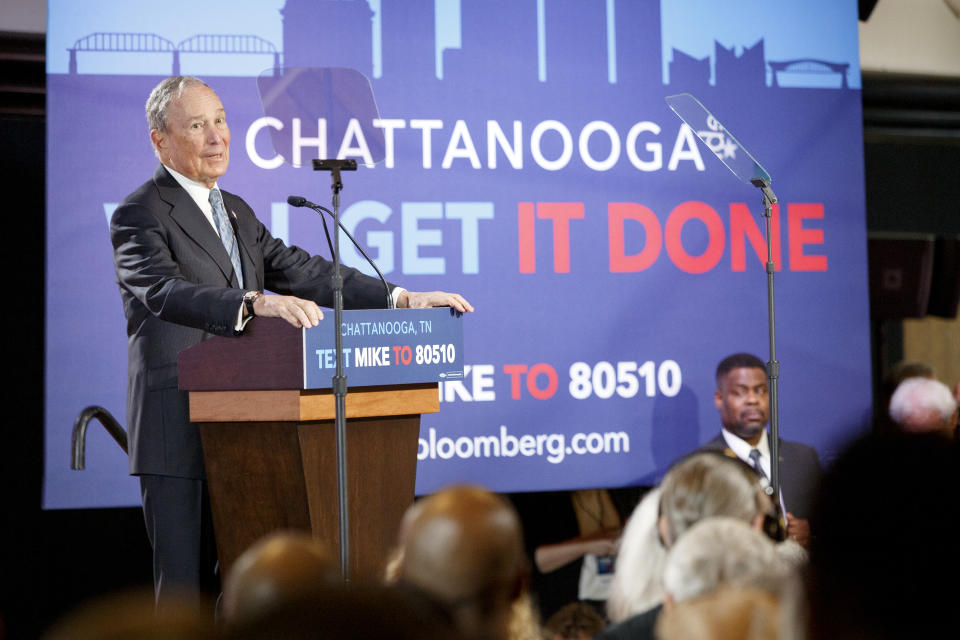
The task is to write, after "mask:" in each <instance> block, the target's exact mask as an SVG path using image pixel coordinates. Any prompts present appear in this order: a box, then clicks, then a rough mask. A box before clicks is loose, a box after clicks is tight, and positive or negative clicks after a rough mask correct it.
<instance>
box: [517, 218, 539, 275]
mask: <svg viewBox="0 0 960 640" xmlns="http://www.w3.org/2000/svg"><path fill="white" fill-rule="evenodd" d="M517 227H518V228H517V237H518V241H519V244H520V247H519V250H520V273H536V271H537V251H536V249H537V245H536V242H535V236H534V228H533V203H532V202H521V203H519V204H518V205H517Z"/></svg>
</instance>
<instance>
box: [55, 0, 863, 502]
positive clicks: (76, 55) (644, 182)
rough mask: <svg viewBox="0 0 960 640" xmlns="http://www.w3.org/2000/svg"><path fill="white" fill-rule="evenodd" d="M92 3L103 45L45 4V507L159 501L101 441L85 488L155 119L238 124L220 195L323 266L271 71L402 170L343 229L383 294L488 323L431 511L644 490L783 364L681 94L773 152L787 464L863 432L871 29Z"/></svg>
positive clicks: (472, 335)
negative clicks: (333, 97) (174, 101)
mask: <svg viewBox="0 0 960 640" xmlns="http://www.w3.org/2000/svg"><path fill="white" fill-rule="evenodd" d="M101 4H102V5H103V7H101V8H103V9H104V10H103V11H93V10H90V9H89V8H88V9H87V10H86V11H85V12H82V15H81V14H78V13H77V10H76V9H75V8H74V6H73V5H72V4H71V3H69V2H65V1H60V0H51V2H50V13H49V16H50V18H49V20H50V29H49V33H48V58H47V59H48V74H49V75H48V79H47V95H48V107H47V114H48V115H47V119H48V136H47V141H48V145H49V147H48V155H47V157H48V167H47V179H48V193H47V203H48V204H47V312H46V313H47V316H46V320H47V321H46V327H47V349H46V355H45V357H46V413H45V420H46V470H45V485H44V504H45V506H46V507H48V508H65V507H87V506H91V507H92V506H111V505H131V504H137V503H138V502H139V494H138V485H137V483H136V481H135V480H134V479H132V478H130V477H129V476H127V461H126V458H125V456H124V454H123V453H122V451H120V450H119V448H118V447H117V446H116V445H115V444H114V443H112V441H109V439H108V437H107V436H106V435H105V434H104V433H102V432H101V431H100V430H95V429H94V430H91V432H90V434H89V436H88V443H87V470H86V471H84V472H82V473H77V472H71V471H70V470H69V468H68V459H69V447H70V429H71V426H72V423H73V420H74V418H75V417H76V415H77V413H78V412H79V411H80V410H81V409H82V408H83V407H84V406H86V405H89V404H100V405H103V406H105V407H107V408H108V409H109V410H110V411H112V412H113V413H114V414H115V415H117V416H118V417H120V419H121V421H122V420H123V416H124V415H125V411H124V404H125V389H126V355H125V351H126V344H125V329H124V319H123V314H122V309H121V306H120V298H119V294H118V292H117V287H116V284H115V280H114V273H113V264H112V256H111V247H110V241H109V235H108V220H109V216H110V213H111V212H112V211H113V208H114V207H115V206H116V203H117V202H119V201H120V200H121V199H122V198H123V197H124V196H125V195H126V194H127V193H129V192H130V191H132V190H133V189H134V188H136V187H137V186H138V185H139V184H141V183H142V182H143V181H144V180H146V179H147V178H149V176H150V175H151V173H152V171H153V169H154V167H155V163H156V159H155V158H154V157H153V155H152V153H151V149H150V147H149V141H148V136H147V129H146V123H145V120H144V117H143V104H144V101H145V99H146V96H147V95H148V93H149V91H150V90H151V88H152V87H153V86H154V85H155V84H156V83H157V82H158V81H159V80H160V79H161V78H162V77H164V76H165V75H169V74H170V73H172V72H175V71H176V72H182V73H184V74H191V75H198V76H201V77H202V78H203V79H204V80H205V81H206V82H208V83H209V84H210V85H211V86H212V87H213V88H214V89H215V90H216V91H217V92H218V93H219V95H220V98H221V99H222V101H223V103H224V105H225V106H226V109H227V114H228V122H229V124H230V127H231V132H232V143H233V145H232V158H231V165H230V169H229V171H228V172H227V174H226V175H225V176H224V177H223V178H222V179H221V181H220V184H221V185H222V186H223V187H224V188H225V189H227V190H229V191H232V192H235V193H238V194H240V195H242V196H243V197H244V198H245V199H246V200H247V201H248V202H249V203H250V205H251V206H252V207H253V208H254V210H256V211H257V212H258V215H259V216H260V218H261V220H262V221H263V222H264V223H265V224H266V225H267V226H268V227H269V228H270V229H271V230H272V232H273V233H274V235H276V236H278V237H281V238H284V239H286V240H287V241H288V242H290V243H293V244H297V245H300V246H303V247H304V248H306V249H307V250H309V251H311V252H318V253H323V254H325V253H326V248H325V246H326V245H325V241H324V240H323V236H322V229H321V223H320V221H319V219H318V218H317V216H315V215H313V214H308V213H303V211H302V210H296V209H293V208H291V207H288V205H287V204H286V197H287V195H289V194H298V195H303V196H305V197H307V198H309V199H311V200H313V201H316V202H321V203H323V202H325V200H326V198H327V197H328V194H329V182H328V180H329V176H328V175H327V174H315V173H313V172H312V171H311V170H310V169H309V168H308V167H307V168H300V169H296V168H293V167H292V166H290V165H289V164H285V163H284V162H283V160H282V159H281V158H279V157H278V154H279V155H280V156H283V158H285V159H292V158H294V157H295V156H299V157H300V158H301V161H303V159H305V158H306V159H309V158H312V157H317V156H318V154H320V153H321V152H320V150H319V147H320V146H321V144H322V143H321V142H320V140H319V139H320V138H321V135H320V134H319V132H318V130H317V123H309V122H304V123H298V126H300V132H299V135H298V136H297V135H295V136H293V137H292V138H291V140H292V142H291V148H290V149H278V150H275V149H273V147H272V144H271V136H270V132H269V129H270V128H276V127H287V128H292V127H293V126H294V123H292V122H275V121H271V120H269V119H267V118H265V117H264V114H263V112H262V111H261V107H260V101H259V98H258V93H257V84H256V78H257V76H258V74H259V73H260V72H261V71H262V70H263V69H264V68H269V67H273V66H274V65H280V64H282V65H286V66H342V67H351V68H356V69H358V70H360V71H362V72H363V73H364V74H366V75H368V76H369V77H370V78H371V80H372V85H373V89H374V92H375V95H376V97H377V101H378V104H379V108H380V114H381V119H380V122H378V123H377V126H378V127H380V128H382V129H383V131H384V140H385V143H386V144H385V158H384V159H383V160H382V161H381V162H380V163H379V164H378V165H377V166H376V167H374V168H363V167H361V169H360V170H359V171H357V172H356V173H355V174H354V173H351V174H348V175H345V190H344V192H343V206H342V210H343V216H344V220H345V223H346V224H347V225H348V227H349V228H351V230H352V231H353V233H354V235H355V236H356V237H357V239H358V240H359V241H360V242H361V243H364V244H365V245H366V246H368V247H369V248H370V252H371V254H372V256H373V257H374V258H375V259H376V260H378V262H379V264H380V265H381V268H382V269H383V271H384V272H385V274H386V275H387V277H388V278H389V279H390V280H392V281H394V282H397V283H400V284H402V285H403V286H405V287H407V288H409V289H415V290H418V289H419V290H424V289H434V288H445V289H448V290H456V291H460V292H462V293H464V294H465V295H466V297H467V298H468V299H469V300H470V301H471V302H472V303H473V304H474V305H475V306H476V308H477V311H476V313H474V314H472V315H470V316H467V317H465V318H464V321H463V329H464V362H465V365H466V366H465V375H464V378H463V379H462V380H454V381H448V382H444V383H442V384H441V389H440V394H441V411H440V413H439V414H437V415H431V416H427V417H425V418H424V421H423V426H422V432H421V441H420V447H419V452H418V457H419V465H418V471H417V490H418V492H420V493H424V492H429V491H432V490H435V489H437V488H438V487H440V486H443V485H446V484H449V483H452V482H473V483H479V484H482V485H486V486H488V487H490V488H493V489H495V490H502V491H522V490H542V489H569V488H579V487H598V486H607V487H612V486H621V485H628V484H635V483H651V482H653V481H654V480H655V479H656V478H657V477H658V476H659V475H660V474H662V472H663V471H664V470H665V468H666V467H667V466H668V465H669V463H670V462H671V461H672V460H673V459H674V458H675V457H676V456H678V455H680V454H682V453H684V452H686V451H688V450H690V449H692V448H694V447H696V446H697V445H699V444H700V443H702V442H704V441H706V440H708V439H709V438H711V437H712V436H713V435H715V433H716V432H717V429H718V427H719V422H718V418H717V413H716V410H715V408H714V406H713V401H712V395H713V390H714V387H715V385H714V380H713V371H714V368H715V366H716V363H717V362H718V361H719V360H720V359H721V358H722V357H723V356H725V355H727V354H729V353H732V352H735V351H744V350H746V351H753V352H755V353H757V354H758V355H760V356H761V357H762V358H764V359H766V356H767V350H766V345H767V325H766V288H765V274H764V270H763V259H762V258H761V256H763V257H764V258H765V256H766V243H765V241H764V238H763V235H762V231H761V230H762V220H761V216H760V211H761V202H760V194H759V192H758V191H757V190H756V189H753V188H752V187H749V186H747V185H744V184H742V183H740V182H739V181H737V180H736V179H735V178H734V177H733V176H732V175H731V174H730V173H729V172H728V170H727V169H726V168H725V167H724V166H723V165H722V164H721V163H720V162H719V161H717V159H716V158H715V157H713V155H712V154H711V153H710V152H709V151H708V150H707V149H706V148H705V147H703V146H702V145H700V143H699V142H698V141H697V140H696V138H695V136H694V135H693V134H692V133H691V131H690V130H689V129H687V128H686V127H685V126H684V125H683V124H682V123H681V121H680V120H679V119H677V118H676V116H675V115H674V114H673V113H672V112H671V111H670V110H669V108H668V107H667V105H666V104H665V102H664V97H665V96H667V95H671V94H676V93H681V92H690V93H692V94H694V95H696V96H697V97H698V98H699V99H700V100H701V101H702V102H703V104H704V105H706V106H707V108H709V109H710V110H711V111H712V112H713V113H714V114H715V115H716V116H717V118H718V119H719V120H720V121H721V122H723V124H724V125H726V127H727V128H728V129H730V131H732V132H733V133H734V134H735V135H736V136H737V138H739V140H740V142H741V143H742V144H743V145H745V146H746V147H747V148H748V149H750V150H751V151H752V153H753V154H754V155H755V156H756V157H757V159H758V160H759V161H760V162H761V163H762V164H763V165H764V167H766V169H767V170H768V171H769V172H770V173H771V175H772V176H773V179H774V181H773V186H774V189H775V190H776V193H777V195H778V196H779V197H780V199H781V203H780V205H779V206H778V207H777V208H776V211H775V214H774V215H775V218H774V222H775V225H774V243H773V244H774V252H775V254H776V256H777V264H778V271H777V314H778V315H777V319H778V325H777V329H778V356H779V360H780V361H781V362H782V363H783V368H782V377H781V398H780V399H781V421H782V435H783V437H785V438H787V439H791V440H799V441H802V442H806V443H809V444H811V445H813V446H815V447H817V448H818V450H819V451H820V452H821V455H824V456H825V457H829V456H830V451H831V450H832V448H833V447H835V446H836V445H837V443H839V442H840V441H841V440H842V439H844V438H846V437H848V436H849V435H850V433H851V432H852V431H853V430H854V429H856V428H857V427H858V426H859V425H861V424H862V423H863V421H864V419H865V418H866V417H867V415H868V411H869V405H870V364H869V325H868V306H867V305H868V300H867V277H866V242H865V236H866V234H865V211H864V192H863V160H862V149H863V141H862V126H861V105H860V91H859V87H860V77H859V62H858V58H857V9H856V2H854V1H853V0H839V1H838V0H816V1H814V0H791V1H788V2H787V1H785V2H778V3H769V2H760V1H759V0H739V1H734V2H727V3H712V2H704V1H702V0H675V1H672V2H671V1H669V0H663V2H658V1H651V0H635V1H630V0H593V1H588V0H523V1H521V0H483V1H481V0H459V1H457V0H452V1H449V0H436V1H435V0H403V1H400V0H370V1H369V2H366V1H363V0H325V1H317V0H309V1H308V0H286V1H284V0H274V1H273V2H272V3H271V2H252V1H251V2H237V1H234V2H230V3H227V2H213V3H207V4H208V5H209V6H206V5H205V6H203V7H198V6H196V5H195V4H194V3H188V2H179V0H176V1H172V2H166V3H163V4H162V5H158V6H157V7H156V8H143V7H142V8H141V9H138V11H136V12H131V11H129V10H127V9H122V10H118V11H111V10H109V9H110V7H111V6H113V5H116V4H117V0H101ZM181 4H182V5H183V6H180V5H181ZM718 4H722V9H718V8H717V7H716V6H715V5H718ZM247 5H249V7H248V8H249V11H246V10H245V8H244V7H246V6H247ZM264 7H267V8H268V10H265V9H264ZM185 16H189V17H185ZM151 34H152V35H151ZM362 142H363V141H362V140H357V139H353V140H348V141H347V144H345V145H344V144H342V143H343V141H342V140H327V141H326V145H327V151H326V153H327V155H332V154H334V153H336V152H337V150H339V149H346V150H348V155H351V156H355V157H362V155H363V154H362V151H363V148H362V146H363V145H362ZM351 149H352V150H351ZM303 164H306V165H309V162H306V161H303ZM341 246H342V247H345V249H344V250H345V261H346V262H347V263H349V264H352V265H354V266H357V267H359V268H364V267H363V264H362V259H361V258H360V257H359V256H358V255H356V254H355V253H354V252H353V251H352V250H351V249H349V248H347V242H346V241H345V240H344V241H343V242H341Z"/></svg>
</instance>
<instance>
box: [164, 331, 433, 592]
mask: <svg viewBox="0 0 960 640" xmlns="http://www.w3.org/2000/svg"><path fill="white" fill-rule="evenodd" d="M303 344H304V342H303V330H301V329H295V328H294V327H292V326H290V325H289V324H287V323H286V322H285V321H283V320H280V319H274V318H257V319H255V320H253V321H251V323H250V324H249V325H248V326H247V328H246V330H245V331H244V336H243V337H241V338H219V337H215V338H211V339H209V340H206V341H204V342H202V343H200V344H198V345H196V346H194V347H192V348H190V349H187V350H185V351H183V352H181V354H180V359H179V375H180V388H181V389H183V390H185V391H188V392H189V393H190V420H191V421H192V422H196V423H198V426H199V429H200V435H201V438H202V441H203V455H204V461H205V463H206V470H207V484H208V486H209V491H210V505H211V510H212V512H213V527H214V532H215V534H216V540H217V552H218V556H219V560H220V570H221V574H222V575H226V573H227V571H229V569H230V566H231V565H232V564H233V561H234V560H236V558H237V556H239V555H240V554H241V553H242V552H243V551H244V550H245V549H246V548H247V547H249V546H250V545H251V544H253V543H254V542H255V541H257V540H258V539H259V538H261V537H262V536H264V535H265V534H267V533H269V532H271V531H275V530H277V529H288V528H289V529H303V530H308V531H311V532H312V533H313V535H314V536H315V537H317V538H319V539H320V540H322V541H323V542H324V543H326V544H327V545H328V546H329V548H330V550H331V552H332V553H333V554H334V557H336V556H337V555H338V554H339V552H340V539H339V538H340V536H339V516H338V506H337V454H336V433H335V428H334V417H335V409H334V396H333V393H332V391H331V390H329V389H320V390H307V389H304V374H303V367H304V358H303V348H304V347H303ZM348 382H349V371H348ZM346 407H347V420H348V423H347V471H348V482H347V484H348V495H349V506H350V509H349V523H350V546H349V549H350V559H349V562H350V575H351V576H352V577H354V578H359V579H363V578H372V577H375V576H377V575H378V574H379V573H380V572H381V571H382V569H383V566H384V562H385V560H386V557H387V553H388V552H389V550H390V548H391V547H392V546H393V545H394V544H395V542H396V535H397V529H398V526H399V524H400V519H401V517H402V516H403V513H404V511H405V510H406V509H407V507H408V506H409V505H410V504H411V503H412V502H413V497H414V484H415V481H416V467H417V438H418V436H419V433H420V414H421V413H436V412H438V411H439V409H440V407H439V395H438V389H437V383H426V384H409V385H397V386H381V387H358V388H351V389H350V390H349V393H348V394H347V398H346Z"/></svg>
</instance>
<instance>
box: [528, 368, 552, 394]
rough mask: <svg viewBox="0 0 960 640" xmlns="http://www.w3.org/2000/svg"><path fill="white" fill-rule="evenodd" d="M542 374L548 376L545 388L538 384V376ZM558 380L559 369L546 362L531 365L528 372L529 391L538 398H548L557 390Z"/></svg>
mask: <svg viewBox="0 0 960 640" xmlns="http://www.w3.org/2000/svg"><path fill="white" fill-rule="evenodd" d="M540 374H543V375H545V376H547V386H546V387H545V388H543V389H541V388H540V387H538V386H537V378H538V376H540ZM557 382H558V381H557V371H556V370H555V369H554V368H553V367H551V366H550V365H548V364H546V363H545V362H541V363H538V364H535V365H533V366H532V367H530V373H528V374H527V391H529V392H530V395H531V396H533V397H534V398H536V399H537V400H546V399H547V398H551V397H553V394H554V393H556V392H557Z"/></svg>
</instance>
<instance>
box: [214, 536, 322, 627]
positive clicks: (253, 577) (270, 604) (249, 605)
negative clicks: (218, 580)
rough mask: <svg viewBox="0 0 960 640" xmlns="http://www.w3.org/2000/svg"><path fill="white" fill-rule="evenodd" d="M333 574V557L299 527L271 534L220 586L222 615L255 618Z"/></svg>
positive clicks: (240, 560)
mask: <svg viewBox="0 0 960 640" xmlns="http://www.w3.org/2000/svg"><path fill="white" fill-rule="evenodd" d="M336 579H337V570H336V566H335V564H334V560H333V557H332V556H331V555H330V553H329V551H328V550H327V548H326V546H325V545H324V544H323V543H322V542H320V541H319V540H318V539H316V538H313V537H312V536H311V535H310V534H309V533H305V532H301V531H277V532H275V533H271V534H269V535H267V536H265V537H264V538H261V539H260V540H259V541H258V542H256V543H255V544H254V545H253V546H251V547H250V548H249V549H247V550H246V551H244V552H243V553H242V554H241V555H240V557H238V558H237V559H236V561H234V563H233V566H232V567H230V571H229V573H228V574H227V579H226V581H225V582H224V585H223V614H224V618H225V619H226V620H227V622H229V623H237V622H242V621H244V620H249V619H252V618H258V617H260V616H263V615H264V614H267V613H269V612H270V611H272V610H274V609H276V608H278V607H282V606H283V605H284V604H285V603H287V602H289V601H292V600H298V599H300V598H302V597H304V596H305V595H306V594H309V593H314V592H316V591H318V590H320V589H323V588H325V587H328V586H330V585H331V584H333V583H334V582H335V581H336Z"/></svg>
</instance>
